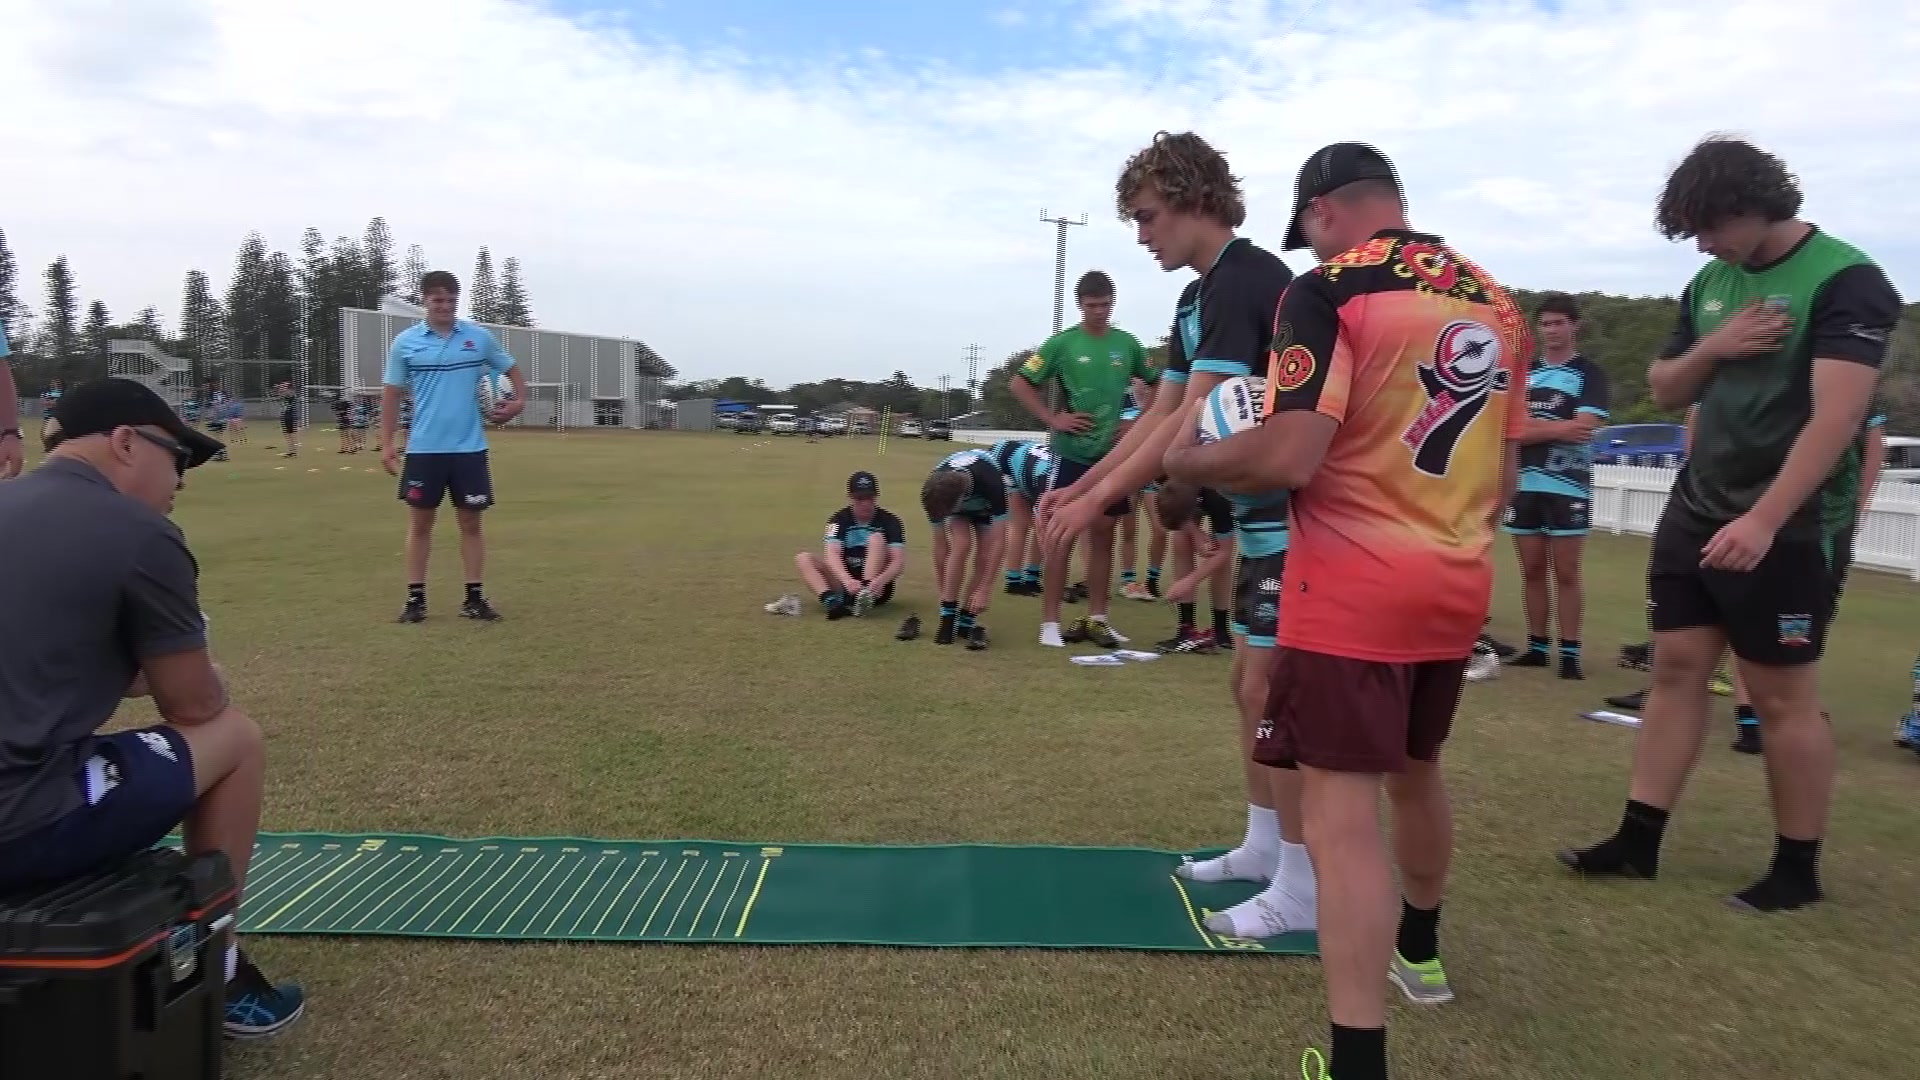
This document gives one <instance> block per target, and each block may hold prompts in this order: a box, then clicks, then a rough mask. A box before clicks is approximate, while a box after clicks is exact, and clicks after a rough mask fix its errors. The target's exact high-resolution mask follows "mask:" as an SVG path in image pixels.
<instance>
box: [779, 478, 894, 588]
mask: <svg viewBox="0 0 1920 1080" xmlns="http://www.w3.org/2000/svg"><path fill="white" fill-rule="evenodd" d="M879 499H880V481H879V480H878V479H877V478H876V477H875V476H874V475H873V474H872V473H870V472H865V471H862V472H857V473H854V474H853V475H852V476H850V477H848V478H847V505H845V506H843V507H841V508H840V509H839V510H837V511H835V512H834V515H833V516H832V517H830V518H828V519H827V536H826V551H825V552H824V553H819V554H816V553H814V552H811V551H803V552H801V553H800V554H798V555H795V556H794V557H793V561H794V565H795V566H797V567H799V568H800V580H802V581H804V582H806V583H807V589H808V590H809V591H810V592H812V593H813V594H814V595H815V596H818V597H819V598H820V605H821V606H822V607H824V608H826V609H827V618H829V619H844V618H846V617H847V616H849V615H859V616H864V615H866V613H867V612H869V611H871V610H873V609H874V607H876V606H878V605H881V604H885V603H886V602H887V601H889V600H892V599H893V584H894V582H895V581H896V580H898V579H899V577H900V571H902V570H904V569H905V568H906V565H907V556H906V547H907V533H906V527H905V526H904V525H902V524H901V522H900V519H899V518H898V517H896V516H894V515H893V514H891V513H889V512H888V511H886V510H883V509H881V508H880V504H879ZM791 614H795V615H798V614H799V611H798V610H794V611H792V612H791Z"/></svg>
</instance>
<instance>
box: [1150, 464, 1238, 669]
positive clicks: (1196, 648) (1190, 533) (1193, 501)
mask: <svg viewBox="0 0 1920 1080" xmlns="http://www.w3.org/2000/svg"><path fill="white" fill-rule="evenodd" d="M1154 508H1155V510H1156V511H1157V512H1158V514H1159V525H1160V527H1161V528H1163V529H1165V530H1166V533H1167V536H1168V537H1169V538H1170V539H1171V541H1172V544H1173V548H1174V557H1173V562H1174V565H1175V566H1176V567H1178V568H1180V569H1182V570H1187V573H1185V574H1184V575H1183V576H1182V577H1181V578H1180V579H1179V580H1178V581H1176V582H1174V584H1173V587H1172V588H1169V589H1168V590H1167V600H1168V602H1170V603H1172V604H1176V605H1178V607H1179V610H1180V625H1179V627H1178V629H1176V630H1175V632H1174V635H1173V637H1172V638H1171V639H1169V640H1167V641H1163V642H1161V643H1160V651H1161V652H1163V653H1198V654H1209V653H1212V652H1214V651H1215V650H1217V649H1219V648H1220V647H1221V646H1223V645H1224V646H1225V647H1227V648H1232V647H1233V641H1232V638H1231V637H1229V632H1230V631H1229V627H1228V625H1227V623H1228V616H1229V611H1228V609H1227V608H1226V607H1224V606H1222V602H1223V601H1225V600H1226V598H1227V597H1228V596H1229V595H1231V592H1232V589H1233V554H1234V545H1233V506H1232V504H1231V503H1229V502H1228V501H1227V499H1226V497H1225V496H1223V495H1221V494H1220V493H1219V492H1217V491H1214V490H1213V489H1212V488H1196V487H1194V486H1193V485H1192V484H1178V483H1171V482H1168V481H1165V480H1162V481H1161V482H1160V484H1159V497H1158V498H1157V499H1155V500H1154ZM1202 517H1204V518H1206V521H1207V523H1206V525H1205V526H1204V527H1203V526H1202V525H1201V521H1200V519H1201V518H1202ZM1189 566H1191V569H1188V568H1189ZM1201 582H1206V583H1208V586H1209V588H1210V589H1211V590H1212V598H1213V623H1214V625H1213V629H1212V630H1211V631H1205V630H1201V629H1200V628H1199V627H1198V626H1196V625H1195V624H1194V621H1193V620H1194V617H1195V607H1194V603H1193V598H1194V597H1195V596H1197V595H1199V592H1200V583H1201Z"/></svg>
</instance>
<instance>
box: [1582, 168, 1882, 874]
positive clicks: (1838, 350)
mask: <svg viewBox="0 0 1920 1080" xmlns="http://www.w3.org/2000/svg"><path fill="white" fill-rule="evenodd" d="M1800 204H1801V194H1800V185H1799V182H1798V181H1797V180H1796V179H1795V178H1794V176H1793V175H1792V174H1791V173H1789V172H1788V171H1787V168H1786V166H1785V165H1784V164H1783V163H1782V162H1781V161H1780V160H1779V159H1778V158H1776V157H1774V156H1773V155H1771V154H1768V153H1766V152H1765V151H1762V150H1760V149H1758V148H1756V147H1754V146H1751V145H1749V144H1747V143H1745V142H1741V141H1739V140H1736V139H1728V138H1709V139H1706V140H1705V141H1703V142H1701V143H1700V144H1699V145H1697V146H1695V147H1694V149H1693V151H1692V152H1691V153H1690V154H1688V155H1687V158H1686V160H1684V161H1682V162H1681V163H1680V165H1679V167H1678V168H1676V169H1675V170H1674V171H1673V174H1672V175H1671V176H1670V177H1668V179H1667V186H1666V190H1665V191H1664V192H1663V193H1662V194H1661V196H1660V204H1659V211H1658V221H1659V227H1660V231H1661V232H1662V233H1664V234H1665V235H1666V236H1667V237H1669V238H1670V239H1679V238H1682V237H1694V238H1696V239H1697V243H1698V246H1699V248H1700V250H1701V251H1703V252H1706V253H1707V254H1709V255H1711V256H1713V259H1712V261H1710V262H1709V263H1707V265H1705V266H1703V267H1702V268H1701V269H1700V271H1699V272H1698V273H1697V274H1695V275H1694V278H1693V281H1692V283H1691V284H1689V285H1688V286H1687V289H1686V291H1685V292H1684V293H1683V294H1682V295H1681V301H1680V318H1679V322H1678V325H1676V326H1675V328H1674V332H1673V336H1672V338H1671V339H1670V340H1669V341H1668V342H1667V345H1666V347H1665V349H1664V350H1663V351H1662V355H1661V358H1660V359H1659V360H1657V361H1655V362H1654V364H1653V366H1652V367H1651V368H1650V369H1649V370H1648V373H1647V385H1648V388H1649V389H1650V390H1651V391H1652V394H1653V399H1654V401H1655V403H1656V404H1658V405H1660V406H1661V407H1663V408H1668V409H1684V408H1686V407H1687V406H1689V405H1694V404H1697V405H1698V406H1699V414H1698V419H1697V421H1696V423H1695V427H1694V433H1693V446H1692V451H1691V453H1690V454H1689V455H1688V456H1687V461H1686V464H1685V465H1684V466H1682V467H1681V470H1680V475H1679V477H1678V478H1677V479H1676V480H1675V481H1674V485H1673V493H1672V495H1671V496H1669V498H1668V500H1667V506H1666V509H1665V511H1664V512H1663V513H1662V514H1661V517H1660V524H1659V526H1658V527H1657V528H1656V529H1655V531H1654V539H1653V554H1652V557H1651V559H1650V560H1649V564H1648V570H1647V578H1648V595H1649V598H1650V600H1651V601H1652V605H1653V615H1652V626H1653V636H1654V647H1653V687H1652V692H1651V694H1650V695H1649V698H1648V701H1647V705H1646V710H1645V713H1644V715H1643V718H1642V722H1641V727H1640V729H1639V733H1638V735H1637V737H1636V739H1635V742H1634V751H1633V778H1632V787H1631V789H1630V793H1629V796H1628V801H1627V807H1626V814H1625V817H1624V819H1623V820H1622V821H1621V823H1620V828H1619V830H1618V831H1617V832H1616V833H1615V834H1614V835H1613V836H1612V837H1609V838H1608V839H1607V840H1605V841H1603V842H1601V843H1599V844H1595V845H1594V846H1592V847H1588V848H1584V849H1580V850H1573V851H1563V852H1561V853H1560V860H1561V861H1562V862H1563V863H1565V864H1566V865H1567V866H1569V867H1571V868H1572V869H1574V870H1576V871H1579V872H1581V873H1585V874H1590V875H1604V876H1610V877H1643V878H1651V877H1653V876H1654V874H1655V873H1656V872H1657V870H1658V868H1659V856H1660V840H1661V836H1662V834H1663V832H1664V830H1665V828H1666V825H1667V819H1668V815H1669V813H1670V812H1671V811H1672V808H1673V806H1674V804H1675V803H1676V802H1677V801H1678V800H1679V798H1680V793H1681V790H1682V789H1683V788H1684V787H1685V786H1686V782H1687V777H1688V774H1689V773H1691V772H1692V770H1693V764H1694V762H1695V761H1696V760H1698V758H1699V755H1700V744H1701V740H1702V739H1703V738H1704V737H1705V735H1706V730H1707V718H1708V712H1709V703H1710V700H1711V699H1710V696H1709V694H1708V686H1707V682H1708V679H1709V678H1711V676H1712V674H1713V669H1714V665H1715V663H1716V662H1717V661H1718V660H1719V657H1720V652H1721V650H1722V649H1723V648H1726V647H1729V646H1730V647H1731V648H1732V649H1733V654H1734V656H1735V657H1736V658H1737V660H1738V661H1739V669H1740V673H1741V676H1742V681H1743V682H1744V684H1745V686H1746V688H1747V690H1748V692H1749V694H1750V695H1751V698H1752V704H1753V707H1754V709H1755V711H1757V712H1758V713H1759V715H1760V716H1761V718H1762V721H1763V723H1764V724H1765V727H1766V738H1765V753H1766V763H1767V787H1768V790H1769V792H1770V793H1771V795H1772V798H1773V812H1774V822H1775V832H1776V833H1777V839H1776V843H1775V849H1774V856H1773V862H1772V865H1771V867H1770V868H1769V869H1768V871H1767V874H1766V876H1764V877H1762V878H1761V879H1760V880H1759V881H1757V882H1756V883H1754V884H1753V885H1751V886H1749V887H1748V888H1746V889H1745V890H1743V891H1741V892H1740V893H1739V894H1738V895H1736V896H1734V897H1733V898H1731V900H1730V901H1729V902H1730V903H1732V904H1733V905H1734V906H1735V907H1738V908H1741V909H1743V910H1747V911H1784V910H1790V909H1793V908H1798V907H1801V906H1803V905H1805V904H1809V903H1813V902H1815V901H1818V900H1819V899H1821V889H1820V876H1819V852H1820V841H1821V838H1822V837H1823V836H1824V835H1825V833H1826V828H1827V811H1828V806H1829V802H1830V800H1831V797H1832V788H1833V733H1832V731H1831V730H1830V729H1829V726H1828V722H1827V720H1826V718H1825V716H1824V715H1823V714H1822V713H1821V710H1820V699H1819V660H1820V654H1821V651H1822V649H1823V648H1824V646H1825V643H1826V636H1827V627H1828V625H1829V623H1830V622H1831V620H1832V618H1833V614H1834V607H1835V603H1836V600H1837V598H1838V595H1839V588H1840V575H1839V571H1840V570H1841V569H1843V566H1842V564H1841V562H1840V560H1839V558H1838V556H1839V555H1840V554H1841V552H1842V549H1843V547H1844V543H1845V540H1846V538H1847V537H1848V536H1849V535H1850V533H1851V530H1852V527H1853V522H1854V517H1855V515H1856V513H1857V487H1858V484H1859V470H1860V461H1859V456H1858V455H1857V454H1854V453H1850V452H1849V450H1850V448H1851V447H1852V446H1853V445H1854V444H1855V443H1856V441H1857V440H1858V439H1859V437H1860V433H1861V432H1862V430H1863V429H1864V426H1865V424H1866V422H1867V419H1868V416H1867V411H1868V406H1869V403H1870V401H1871V400H1872V398H1873V392H1874V387H1875V385H1876V383H1877V382H1878V379H1879V376H1880V364H1881V362H1882V361H1883V360H1884V359H1885V357H1886V352H1887V339H1888V337H1889V336H1890V335H1891V333H1892V331H1893V327H1894V323H1895V322H1896V321H1897V320H1898V319H1899V317H1900V297H1899V296H1898V295H1897V294H1896V293H1895V292H1894V289H1893V286H1892V284H1890V283H1889V282H1888V281H1887V277H1886V275H1885V274H1884V273H1882V272H1881V270H1880V268H1879V267H1878V266H1876V265H1874V262H1873V260H1872V259H1871V258H1869V257H1868V256H1867V255H1866V254H1865V253H1864V252H1862V251H1860V249H1858V248H1856V247H1854V246H1853V245H1851V244H1848V243H1846V242H1845V241H1842V240H1839V239H1837V238H1835V237H1833V236H1829V235H1828V234H1826V233H1825V232H1822V231H1821V230H1820V229H1818V228H1816V227H1815V226H1813V225H1812V224H1810V223H1808V222H1805V221H1802V220H1800V218H1799V217H1798V215H1799V212H1800Z"/></svg>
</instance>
